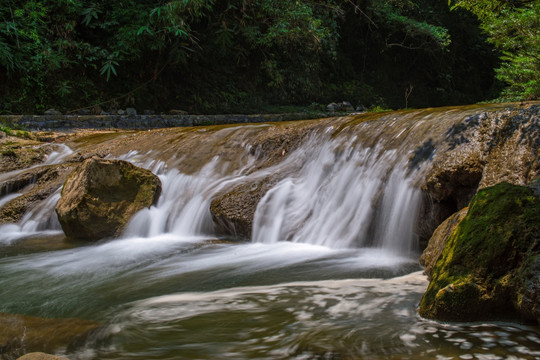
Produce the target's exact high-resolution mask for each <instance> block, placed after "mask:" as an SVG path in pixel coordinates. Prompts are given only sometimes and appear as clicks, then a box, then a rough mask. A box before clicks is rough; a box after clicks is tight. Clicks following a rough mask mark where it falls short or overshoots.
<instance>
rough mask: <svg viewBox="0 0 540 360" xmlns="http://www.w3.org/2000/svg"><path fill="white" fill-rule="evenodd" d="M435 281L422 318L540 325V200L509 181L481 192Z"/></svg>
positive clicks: (446, 252) (448, 245)
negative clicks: (505, 321)
mask: <svg viewBox="0 0 540 360" xmlns="http://www.w3.org/2000/svg"><path fill="white" fill-rule="evenodd" d="M431 278H432V279H431V282H430V285H429V287H428V290H427V291H426V293H425V294H424V297H423V299H422V301H421V303H420V308H419V313H420V315H422V316H425V317H428V318H433V319H438V320H448V321H474V320H483V319H516V318H517V319H521V320H525V321H536V322H540V296H539V295H538V294H539V290H540V198H538V196H536V195H535V194H534V192H533V190H532V189H530V188H528V187H524V186H516V185H511V184H509V183H500V184H497V185H495V186H493V187H489V188H485V189H482V190H480V191H479V192H478V193H477V194H476V195H475V197H474V198H473V200H472V202H471V205H470V207H469V213H468V214H467V216H466V217H465V218H464V219H463V221H462V222H461V223H460V224H459V226H458V227H457V229H456V230H455V231H454V232H453V233H452V234H451V235H450V237H449V239H448V241H447V243H446V246H445V248H444V250H443V252H442V254H441V256H440V257H439V259H438V261H437V263H436V264H435V266H434V268H433V270H432V272H431Z"/></svg>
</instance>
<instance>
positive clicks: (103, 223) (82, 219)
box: [56, 158, 161, 240]
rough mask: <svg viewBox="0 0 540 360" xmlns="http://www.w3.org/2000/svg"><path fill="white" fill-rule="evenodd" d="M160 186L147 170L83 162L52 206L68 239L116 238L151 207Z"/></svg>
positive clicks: (99, 161)
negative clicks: (135, 218)
mask: <svg viewBox="0 0 540 360" xmlns="http://www.w3.org/2000/svg"><path fill="white" fill-rule="evenodd" d="M160 193H161V182H160V180H159V178H158V177H157V176H155V175H154V174H152V172H150V171H149V170H146V169H142V168H138V167H136V166H134V165H133V164H131V163H129V162H126V161H120V160H103V159H99V158H91V159H88V160H85V161H84V162H83V163H82V164H81V165H80V166H79V167H78V168H77V169H76V170H75V171H74V172H73V173H72V174H71V175H70V176H69V178H68V179H67V180H66V183H65V185H64V188H63V190H62V196H61V197H60V200H59V201H58V204H57V205H56V213H57V214H58V220H59V221H60V224H61V225H62V229H63V230H64V233H65V234H66V236H68V237H69V238H72V239H86V240H99V239H102V238H106V237H114V236H118V235H119V234H120V232H121V231H122V230H123V228H124V226H125V225H126V224H127V222H128V221H129V219H130V218H131V217H132V216H133V215H134V214H135V213H136V212H137V211H139V210H141V209H143V208H147V207H150V206H151V205H153V204H155V203H156V201H157V199H158V197H159V195H160Z"/></svg>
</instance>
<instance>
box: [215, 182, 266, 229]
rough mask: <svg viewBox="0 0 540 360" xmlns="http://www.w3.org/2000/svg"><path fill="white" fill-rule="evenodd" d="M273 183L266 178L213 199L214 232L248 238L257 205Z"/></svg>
mask: <svg viewBox="0 0 540 360" xmlns="http://www.w3.org/2000/svg"><path fill="white" fill-rule="evenodd" d="M275 182H276V181H275V179H274V180H270V179H269V178H266V179H263V180H261V181H259V182H254V183H249V184H243V185H240V186H237V187H235V188H234V189H232V190H231V191H228V192H226V193H223V194H221V195H220V196H218V197H216V198H215V199H213V200H212V203H211V205H210V213H211V214H212V219H213V220H214V224H215V228H216V232H218V233H221V234H226V235H233V236H240V237H245V238H250V237H251V232H252V228H253V218H254V216H255V210H256V209H257V205H258V204H259V201H260V200H261V199H262V197H263V196H264V194H266V192H267V191H268V190H269V189H270V188H271V187H272V186H273V185H274V184H275Z"/></svg>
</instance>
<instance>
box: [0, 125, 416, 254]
mask: <svg viewBox="0 0 540 360" xmlns="http://www.w3.org/2000/svg"><path fill="white" fill-rule="evenodd" d="M392 126H393V124H392ZM404 129H406V127H405V128H404ZM404 129H402V130H399V133H398V135H397V136H398V137H399V136H401V135H402V133H403V131H405V130H404ZM248 130H249V131H253V128H252V127H246V130H245V131H244V129H243V127H237V128H236V129H235V130H234V131H233V130H231V129H223V130H219V131H218V133H219V132H222V133H224V134H226V135H227V134H228V136H229V135H231V134H233V135H234V134H236V135H234V136H237V138H232V140H233V141H235V140H238V138H239V139H241V141H242V145H241V148H242V150H241V155H240V156H239V158H241V159H242V161H240V162H238V161H236V162H235V165H234V166H233V165H231V163H233V162H232V161H231V159H228V158H226V157H224V156H223V155H220V154H219V150H216V155H215V156H214V157H213V158H211V160H210V161H208V163H206V164H205V165H204V166H202V167H200V169H199V170H198V171H196V172H193V173H185V172H182V170H181V166H180V167H175V166H172V167H170V166H168V165H167V163H166V161H164V160H163V159H161V160H158V158H159V154H158V153H159V150H156V151H154V150H150V151H148V152H147V153H143V154H140V153H139V152H138V151H136V150H132V151H130V152H128V153H126V154H125V155H123V156H120V157H118V158H119V159H122V160H126V161H131V162H133V163H134V164H135V165H137V166H141V167H144V168H147V169H149V170H151V171H152V172H154V173H155V174H157V175H158V176H159V178H160V180H161V182H162V185H163V186H162V187H163V190H162V194H161V196H160V199H159V201H158V203H157V204H156V205H155V206H152V207H151V208H149V209H144V210H142V211H140V212H139V213H137V214H136V215H135V216H134V217H133V218H132V219H131V221H130V222H129V224H128V225H127V227H126V229H125V231H124V233H123V236H122V237H123V238H125V239H127V238H148V237H157V236H161V235H173V236H176V237H178V236H180V237H182V236H185V237H193V236H205V237H208V236H210V237H213V236H215V234H214V225H213V221H212V217H211V214H210V210H209V208H210V203H211V201H212V199H213V198H215V196H217V195H218V194H219V193H220V192H222V191H226V190H228V189H231V188H234V186H237V185H240V184H246V183H249V182H250V181H251V182H252V181H256V180H257V179H261V178H264V177H267V176H269V174H280V178H281V180H280V181H278V182H277V184H276V185H275V186H273V187H272V188H271V189H270V190H269V191H268V192H267V193H266V194H265V195H264V197H263V198H262V199H261V201H260V203H259V204H258V207H257V209H256V212H255V217H254V221H253V224H254V225H253V232H252V233H253V235H252V239H251V240H252V242H254V243H267V244H268V243H277V242H280V241H290V242H296V243H305V244H312V245H318V246H324V247H328V248H335V249H345V248H365V247H373V248H381V249H384V250H385V251H390V252H393V253H395V254H397V255H409V254H410V253H411V251H413V250H415V241H416V236H415V228H414V225H415V223H416V221H417V213H418V207H419V205H418V204H419V201H420V198H419V191H418V190H417V189H415V188H414V187H413V186H412V185H411V177H410V175H407V171H406V166H407V163H408V158H407V156H406V155H408V153H407V152H406V151H403V149H399V148H395V147H387V146H384V145H383V143H382V141H381V140H380V139H378V140H377V141H375V142H372V143H370V144H369V145H365V143H364V142H363V141H361V139H359V138H358V137H357V136H354V135H350V136H344V135H339V136H335V127H334V126H330V127H328V128H326V129H324V130H322V131H319V132H315V133H314V134H313V135H312V136H311V138H310V139H309V140H308V141H306V142H305V143H304V144H303V145H301V146H299V147H298V148H297V149H295V150H293V151H291V153H290V154H287V156H284V158H283V160H282V161H281V162H279V163H278V164H277V165H274V166H272V167H270V168H266V167H261V168H257V167H256V166H255V165H256V164H257V161H258V160H257V159H258V158H260V157H261V156H262V157H264V154H262V155H261V154H260V153H259V152H258V151H254V152H253V151H250V150H252V145H250V144H249V137H248V133H247V131H248ZM221 136H222V137H221V138H219V139H220V141H222V140H221V139H223V136H225V135H221ZM246 139H247V140H246ZM402 142H403V141H402ZM71 152H72V151H71V150H70V149H69V148H67V147H61V148H60V149H59V151H57V152H53V153H51V155H49V157H48V159H47V161H46V164H51V163H57V162H58V161H60V160H61V159H62V158H64V157H65V156H67V155H69V154H70V153H71ZM239 154H240V153H239ZM180 162H181V160H180ZM176 164H178V161H177V162H176ZM231 166H232V167H233V169H232V170H231V168H230V167H231ZM59 196H60V195H59V192H57V193H56V194H55V195H53V196H52V197H50V198H49V199H48V200H46V201H44V202H43V204H42V205H41V206H40V208H36V209H34V210H32V211H31V212H29V213H28V214H26V215H25V217H24V219H23V221H22V222H21V223H19V224H11V225H9V226H10V227H9V229H8V228H6V226H8V225H4V226H3V228H2V230H3V232H4V233H5V234H6V235H3V237H4V238H7V237H9V238H10V239H11V238H13V236H14V235H15V233H16V232H21V233H22V232H24V233H28V232H32V231H38V230H58V229H59V226H58V224H57V221H55V220H56V219H53V218H54V217H55V214H54V206H55V203H56V201H57V200H58V197H59ZM8 230H9V231H8ZM7 234H9V235H7Z"/></svg>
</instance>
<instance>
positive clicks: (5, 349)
mask: <svg viewBox="0 0 540 360" xmlns="http://www.w3.org/2000/svg"><path fill="white" fill-rule="evenodd" d="M99 326H100V325H99V324H98V323H94V322H92V321H88V320H81V319H44V318H38V317H31V316H22V315H13V314H6V313H2V312H0V355H2V356H5V358H6V359H16V358H17V357H19V356H22V355H24V354H25V353H28V352H35V351H42V352H46V353H52V352H55V351H58V350H63V349H66V348H68V347H70V346H74V345H76V344H77V342H79V341H84V339H86V338H87V337H88V336H89V335H90V334H91V332H92V331H93V330H96V329H98V328H99ZM36 356H37V355H36ZM32 359H41V358H40V357H33V358H32ZM43 359H45V358H43ZM47 359H51V360H53V359H54V358H47Z"/></svg>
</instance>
